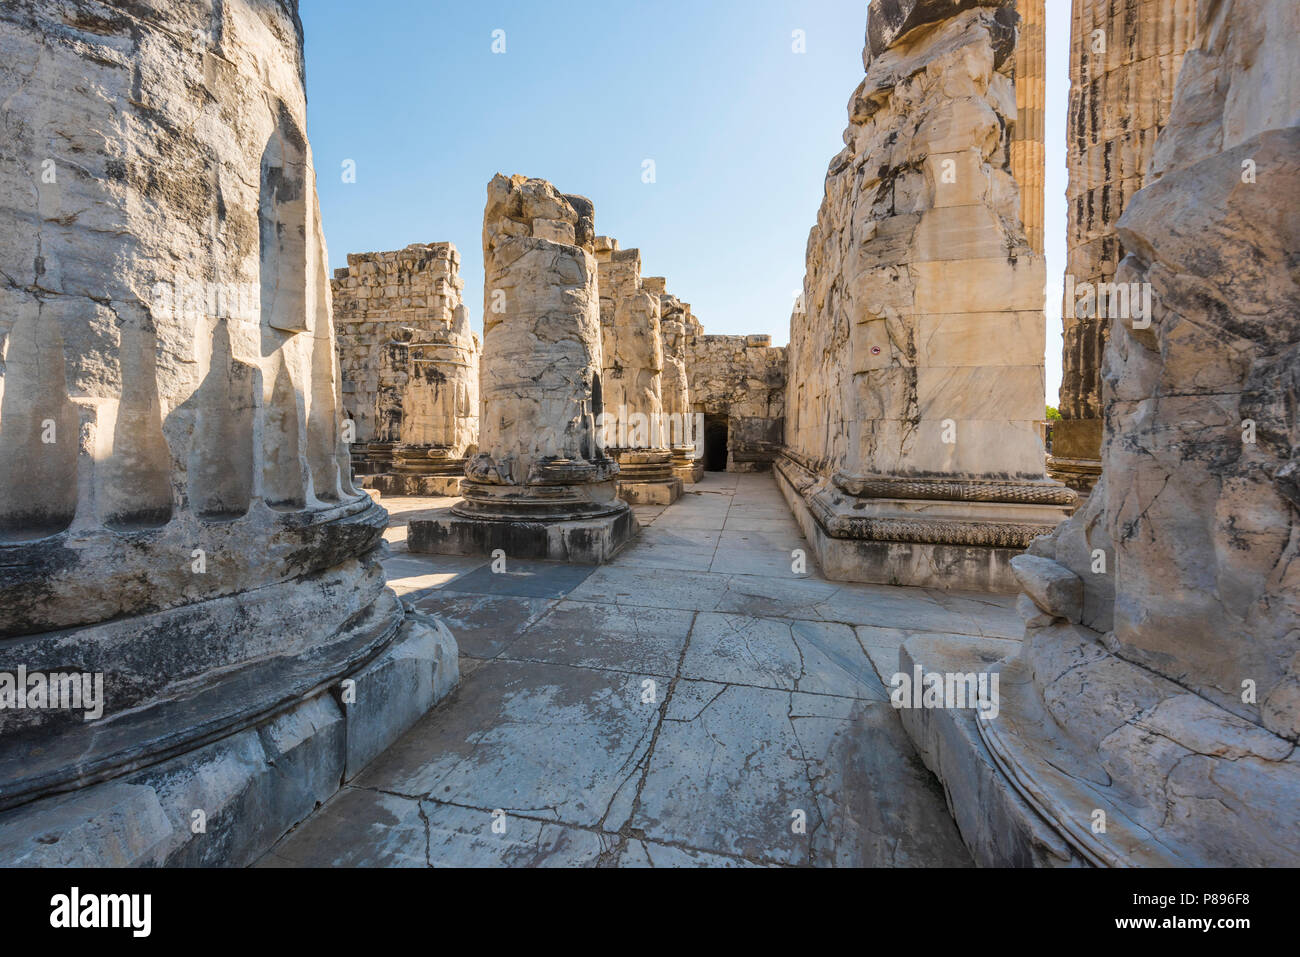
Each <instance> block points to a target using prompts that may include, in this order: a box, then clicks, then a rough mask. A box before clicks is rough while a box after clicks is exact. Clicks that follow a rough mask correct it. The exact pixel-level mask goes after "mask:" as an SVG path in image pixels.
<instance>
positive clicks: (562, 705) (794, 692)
mask: <svg viewBox="0 0 1300 957" xmlns="http://www.w3.org/2000/svg"><path fill="white" fill-rule="evenodd" d="M448 502H449V500H442V499H405V500H399V499H386V500H384V501H383V504H384V505H385V506H386V507H388V508H389V509H390V511H391V512H392V514H393V524H392V527H391V528H390V529H389V532H388V538H389V541H390V544H391V548H392V554H391V556H390V557H389V558H388V559H387V561H386V566H387V568H388V571H389V576H390V579H391V583H392V585H393V587H394V588H395V589H396V590H397V591H398V592H399V594H401V595H402V596H403V599H404V600H405V601H407V602H410V603H411V604H413V605H414V606H415V607H416V608H418V609H420V610H421V611H424V612H426V613H429V614H432V615H437V616H438V617H440V618H441V619H442V620H443V621H444V622H445V623H446V625H447V626H448V627H449V628H450V629H451V631H452V633H453V634H454V635H455V636H456V639H457V641H458V643H459V646H460V653H461V660H460V665H461V673H462V680H461V684H460V686H459V687H458V688H457V690H456V691H455V692H454V693H453V694H452V695H450V696H449V697H448V698H447V699H446V700H444V701H443V702H442V703H441V704H440V705H439V706H438V707H436V708H435V709H434V710H433V711H431V712H429V714H427V715H426V716H425V717H424V718H423V719H422V720H421V721H420V722H419V723H417V724H416V725H415V726H414V727H413V728H411V730H410V731H409V732H407V734H406V735H405V736H404V737H403V738H401V739H400V740H399V741H398V742H397V743H396V744H394V745H393V746H392V747H391V748H389V749H388V750H387V751H386V752H385V753H383V754H382V755H380V757H379V758H377V759H376V760H375V761H374V762H373V763H372V764H370V765H369V766H368V767H367V768H366V769H365V770H364V771H363V772H362V773H361V774H360V775H359V776H357V777H356V778H355V779H354V780H352V781H351V782H350V783H349V784H348V785H347V786H345V787H344V788H343V789H342V791H340V792H339V793H338V794H337V795H336V796H335V797H333V798H332V799H331V800H330V801H328V802H327V803H326V804H325V805H323V806H322V807H321V808H319V809H318V811H317V812H316V813H315V814H314V815H313V816H312V817H310V818H309V819H308V820H307V821H305V822H303V823H302V824H301V825H299V826H298V827H297V828H296V829H295V830H293V831H292V832H290V833H289V834H288V835H287V836H286V837H285V838H284V839H282V840H281V841H280V842H279V843H278V844H277V845H276V846H275V847H274V848H273V849H272V850H271V852H269V853H268V854H267V855H266V857H265V858H263V861H262V864H263V865H264V866H322V867H324V866H329V867H340V866H342V867H347V866H413V867H424V866H435V867H436V866H655V867H672V866H738V867H750V866H809V865H811V866H970V863H971V862H970V857H969V855H968V854H967V852H966V850H965V848H964V847H963V845H962V843H961V840H960V838H959V837H958V835H957V831H956V828H955V826H954V825H953V822H952V819H951V817H950V816H949V814H948V811H947V809H946V806H945V802H944V796H943V793H942V791H941V789H940V785H939V784H938V782H937V781H936V780H935V778H934V777H933V775H931V774H930V772H929V771H927V770H926V768H925V767H924V766H923V765H922V764H921V762H920V760H919V758H918V757H917V756H916V754H915V752H914V751H913V749H912V746H911V744H910V742H909V741H908V738H907V736H906V734H905V733H904V731H903V728H902V725H901V723H900V722H899V720H898V716H897V714H896V713H895V711H894V710H893V708H892V707H891V706H890V704H889V701H888V695H887V693H886V686H887V684H888V681H889V677H890V675H892V674H893V673H894V672H895V671H897V661H898V646H899V645H900V644H901V643H902V642H903V641H904V640H905V639H906V638H907V637H908V636H910V635H912V634H915V633H919V632H924V633H930V634H945V635H967V636H981V637H986V638H995V639H1003V640H1007V642H1008V649H1010V648H1012V647H1014V646H1013V645H1012V644H1011V641H1013V640H1015V639H1017V638H1018V637H1019V635H1021V634H1023V627H1024V626H1023V622H1022V621H1021V619H1020V618H1019V616H1018V615H1017V614H1016V613H1015V610H1014V607H1013V605H1014V601H1013V599H1011V598H1005V597H1000V596H992V597H991V596H987V595H957V594H951V593H943V592H936V591H927V590H922V589H909V588H891V587H883V586H873V585H855V584H844V583H840V582H831V581H827V580H826V579H824V578H822V577H821V576H820V574H819V573H818V570H817V568H816V566H815V564H813V562H812V560H811V558H810V557H808V558H803V555H804V552H805V551H806V549H807V546H806V543H805V542H804V540H803V537H802V536H801V534H800V532H799V529H798V527H797V526H796V524H795V522H794V520H793V519H792V518H791V517H790V513H789V510H788V509H787V507H786V505H785V502H784V501H783V500H782V498H781V495H780V493H779V492H778V490H777V488H776V484H775V482H774V480H773V478H772V476H771V475H770V474H755V475H749V474H739V475H737V474H722V473H710V474H708V475H707V476H706V477H705V480H704V481H703V482H702V483H700V484H698V485H695V486H690V487H688V491H687V493H686V495H684V496H683V497H682V498H681V499H680V500H679V501H678V502H676V503H675V504H673V505H671V506H669V507H667V508H638V509H637V515H638V518H639V519H640V522H641V525H642V528H641V532H640V535H639V536H638V538H637V540H636V541H634V542H633V543H632V544H631V545H629V546H628V547H627V548H625V549H624V551H623V552H621V553H620V554H619V555H618V557H617V558H616V559H615V560H614V561H613V562H612V563H610V564H608V565H605V566H602V567H599V568H591V567H579V566H573V565H562V564H553V563H546V562H523V561H519V562H512V561H510V560H509V559H508V558H507V560H506V568H505V570H504V571H499V570H497V571H494V570H493V568H492V565H491V562H490V561H489V560H487V559H478V558H458V557H441V556H425V555H413V554H410V553H409V552H407V551H406V549H405V537H406V530H405V522H406V521H407V520H409V518H410V517H411V516H412V515H414V514H417V513H418V512H419V511H421V510H424V509H428V508H433V507H438V506H440V505H445V504H448Z"/></svg>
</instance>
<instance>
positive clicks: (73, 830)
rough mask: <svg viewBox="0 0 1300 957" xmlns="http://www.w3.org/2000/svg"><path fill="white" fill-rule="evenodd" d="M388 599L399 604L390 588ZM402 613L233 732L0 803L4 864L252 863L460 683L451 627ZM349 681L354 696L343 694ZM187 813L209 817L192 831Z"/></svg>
mask: <svg viewBox="0 0 1300 957" xmlns="http://www.w3.org/2000/svg"><path fill="white" fill-rule="evenodd" d="M388 600H389V602H390V603H391V605H394V606H395V605H396V598H395V596H393V595H392V593H391V592H388ZM398 614H399V622H400V625H399V627H398V628H397V631H396V633H395V636H394V637H393V638H392V640H391V642H390V643H389V644H388V645H387V646H386V647H385V648H384V650H383V651H381V652H380V653H379V654H378V656H375V657H372V658H370V659H369V660H368V661H362V662H361V663H359V664H356V665H353V666H351V667H350V668H349V669H348V670H345V671H344V672H342V673H341V674H339V675H337V677H336V678H334V679H332V680H331V681H330V682H329V684H328V686H327V687H325V688H319V687H318V688H316V689H314V690H312V691H311V692H309V693H307V694H305V695H301V696H293V697H290V698H288V699H286V700H283V701H281V702H280V703H279V705H278V707H277V709H276V710H274V711H272V712H270V713H268V714H266V715H264V716H263V717H261V718H260V719H258V720H257V721H255V722H254V723H252V724H250V725H246V726H244V727H242V729H239V730H236V731H235V732H234V733H233V734H223V735H220V736H218V737H216V738H215V739H212V738H209V739H208V743H200V744H199V745H198V746H197V747H194V748H193V749H192V750H186V751H182V752H180V753H175V752H172V753H171V754H167V755H162V756H160V757H159V758H155V759H154V760H155V762H156V763H150V762H149V761H147V760H144V759H141V760H138V761H136V762H135V763H132V764H128V765H126V766H124V767H123V768H122V769H121V773H119V774H116V775H115V776H112V777H108V778H105V779H103V780H100V781H99V782H98V783H91V784H88V785H86V786H78V785H79V784H81V783H83V782H70V784H69V787H72V788H75V789H73V790H70V791H69V792H68V793H54V794H51V795H49V796H44V797H38V798H36V799H35V800H31V801H29V802H26V803H23V804H20V805H17V806H14V807H12V808H10V809H9V810H6V811H4V812H0V860H3V861H4V862H5V863H6V864H8V865H11V866H19V867H244V866H247V865H249V864H252V863H253V862H255V861H256V860H257V859H258V858H260V857H261V856H262V855H263V854H264V853H265V852H266V851H267V850H269V849H270V847H271V845H272V844H274V843H275V841H277V840H278V839H279V838H280V837H281V836H283V835H284V834H285V833H286V832H288V831H289V830H290V829H291V828H292V827H294V826H295V825H296V824H298V823H299V822H301V821H302V820H304V819H305V818H306V817H307V816H308V815H310V814H311V813H312V812H313V811H314V810H315V809H316V807H318V806H319V805H320V804H321V803H322V802H324V801H325V800H327V799H328V798H329V797H330V796H331V795H333V794H334V793H335V792H336V791H338V790H339V788H340V786H341V783H343V782H346V781H349V780H351V779H352V778H354V777H355V776H356V775H357V774H358V773H359V772H360V771H361V770H362V768H364V767H365V766H366V764H368V763H369V762H370V761H371V760H373V759H374V758H375V757H376V756H378V755H379V754H380V753H381V752H382V751H383V750H385V749H386V748H387V747H389V746H390V745H392V744H393V743H394V742H395V741H396V740H397V739H398V738H399V737H401V735H402V734H404V733H405V732H406V731H407V730H408V729H409V728H410V727H411V726H412V725H414V724H415V722H416V721H417V720H419V718H420V717H422V716H423V715H424V713H425V712H427V711H428V710H429V709H430V708H432V707H433V706H434V705H435V704H436V703H437V702H439V701H441V700H442V699H443V698H445V697H446V696H447V695H448V694H450V693H451V691H452V689H453V688H454V687H455V686H456V684H457V683H458V681H459V664H458V659H457V647H456V641H455V639H454V638H453V637H452V635H451V634H450V632H448V631H447V630H446V628H445V627H444V626H442V625H441V624H440V623H438V622H436V621H434V620H432V619H428V618H425V617H424V616H420V615H407V616H406V617H405V618H404V619H402V618H400V608H399V609H398ZM347 680H350V681H352V682H354V684H353V685H350V686H349V687H350V688H351V690H352V692H354V693H352V694H349V695H348V696H347V698H346V699H345V698H344V696H343V695H342V693H341V689H342V688H343V686H344V685H343V683H344V681H347ZM184 716H185V715H184V713H183V712H182V714H181V715H180V717H181V718H184ZM196 810H200V811H202V812H203V814H204V817H205V824H206V828H205V831H204V832H203V833H198V834H196V833H194V830H193V823H194V820H195V818H194V812H195V811H196Z"/></svg>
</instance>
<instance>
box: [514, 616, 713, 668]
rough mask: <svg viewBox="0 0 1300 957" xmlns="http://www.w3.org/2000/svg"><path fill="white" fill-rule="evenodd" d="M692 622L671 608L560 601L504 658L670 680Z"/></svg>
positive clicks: (690, 618) (693, 618)
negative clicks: (629, 606) (626, 607)
mask: <svg viewBox="0 0 1300 957" xmlns="http://www.w3.org/2000/svg"><path fill="white" fill-rule="evenodd" d="M694 621H695V614H694V613H693V612H689V611H680V610H677V609H671V608H629V609H626V610H625V609H621V608H615V607H613V606H610V605H597V604H592V603H588V602H575V601H562V602H559V603H557V604H556V605H555V606H554V607H553V608H551V609H550V611H549V612H548V613H547V614H546V615H545V616H544V617H543V618H541V620H539V621H538V622H537V623H536V624H534V625H532V626H531V627H529V628H528V630H527V632H526V633H525V634H523V635H522V636H521V637H520V638H519V639H518V640H517V641H515V642H514V643H513V644H511V645H510V648H509V652H508V654H507V657H509V658H510V659H511V660H514V661H543V662H549V663H551V664H561V665H569V666H571V667H579V668H596V669H600V670H604V671H621V672H626V673H631V674H636V675H642V676H658V677H661V678H671V677H672V676H673V675H675V674H676V673H677V665H678V662H679V661H680V660H681V656H682V648H683V647H684V645H685V644H686V639H687V637H688V636H689V635H690V632H691V626H692V624H693V623H694Z"/></svg>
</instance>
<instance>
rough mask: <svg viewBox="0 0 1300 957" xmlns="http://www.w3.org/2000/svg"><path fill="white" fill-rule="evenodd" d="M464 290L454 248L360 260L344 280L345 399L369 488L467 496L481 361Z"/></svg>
mask: <svg viewBox="0 0 1300 957" xmlns="http://www.w3.org/2000/svg"><path fill="white" fill-rule="evenodd" d="M463 288H464V283H463V282H462V281H461V278H460V253H459V252H457V250H456V247H455V246H454V245H452V244H451V243H431V244H427V245H425V244H416V245H412V246H407V247H406V248H405V249H402V250H397V251H394V252H383V253H366V254H361V255H355V254H350V255H349V256H348V266H347V267H346V268H344V269H339V270H336V273H335V277H334V279H333V289H334V308H335V314H336V315H337V316H338V322H339V357H340V362H341V364H342V367H343V393H344V398H345V401H347V402H348V403H349V406H350V410H351V411H352V414H353V421H354V422H355V424H356V439H357V444H358V445H361V446H362V448H363V453H362V454H363V456H364V458H365V460H367V461H368V462H369V463H371V468H369V469H367V471H369V472H371V473H372V474H368V475H366V476H365V477H364V478H363V482H362V484H363V485H364V486H365V487H366V488H373V489H376V490H378V491H380V492H381V493H383V494H385V495H441V496H448V495H451V496H455V495H459V494H460V490H459V489H460V479H461V478H462V477H463V475H464V474H465V462H466V459H467V457H468V456H469V455H470V454H472V453H474V452H475V451H476V450H477V445H478V363H479V351H480V346H479V341H478V336H477V335H475V334H474V333H473V332H472V331H471V329H470V327H469V310H468V308H467V307H466V306H465V305H464V303H463V302H462V301H461V290H462V289H463ZM354 447H355V446H354ZM379 465H382V466H383V468H378V470H377V467H378V466H379Z"/></svg>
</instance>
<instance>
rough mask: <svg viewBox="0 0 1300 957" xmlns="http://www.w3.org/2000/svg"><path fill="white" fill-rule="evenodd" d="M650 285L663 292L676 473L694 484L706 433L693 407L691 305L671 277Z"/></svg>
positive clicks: (666, 386) (667, 407) (667, 403)
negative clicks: (672, 290)
mask: <svg viewBox="0 0 1300 957" xmlns="http://www.w3.org/2000/svg"><path fill="white" fill-rule="evenodd" d="M645 286H646V288H647V289H648V290H649V291H650V292H651V293H653V294H656V295H658V296H659V315H660V318H659V331H660V335H661V337H662V339H663V349H664V373H663V402H664V416H665V418H666V419H667V421H668V429H669V434H668V439H667V441H668V445H669V449H670V450H671V452H672V462H673V474H674V475H676V476H677V477H678V478H679V479H681V480H682V481H683V482H685V483H687V484H689V485H694V484H695V483H696V482H699V481H700V480H701V479H702V478H704V449H703V446H702V444H700V443H702V442H703V436H702V435H697V431H698V430H697V429H696V428H695V419H696V416H695V413H694V411H693V410H692V408H691V390H690V379H689V376H688V374H687V371H686V317H687V315H689V313H690V305H689V304H688V303H684V302H682V301H681V300H680V299H678V298H677V297H676V296H673V295H670V294H669V293H668V291H667V281H666V280H664V279H662V278H659V277H650V278H647V279H646V280H645Z"/></svg>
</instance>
